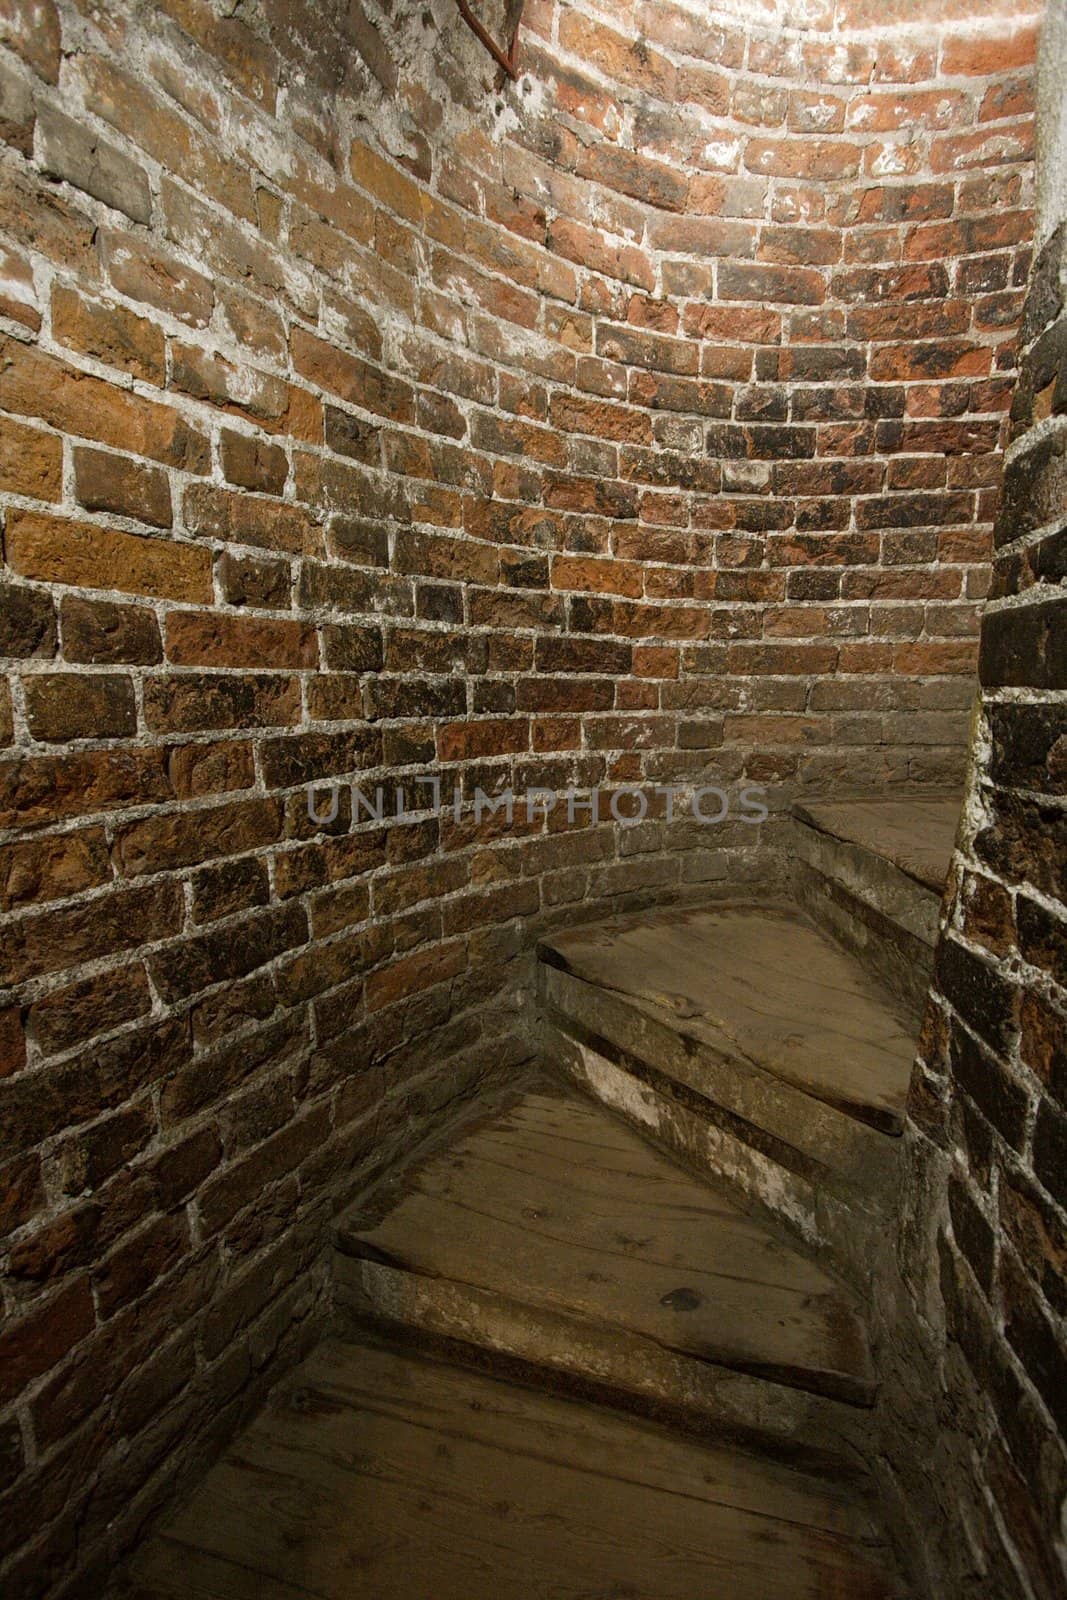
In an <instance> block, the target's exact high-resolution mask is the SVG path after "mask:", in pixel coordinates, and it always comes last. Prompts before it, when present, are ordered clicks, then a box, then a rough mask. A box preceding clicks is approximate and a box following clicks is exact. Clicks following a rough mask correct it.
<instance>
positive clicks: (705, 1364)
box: [335, 1240, 879, 1411]
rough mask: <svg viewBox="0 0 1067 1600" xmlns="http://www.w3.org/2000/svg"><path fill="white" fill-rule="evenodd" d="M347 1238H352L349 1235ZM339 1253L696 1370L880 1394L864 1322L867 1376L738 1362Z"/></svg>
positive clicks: (790, 1386)
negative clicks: (809, 1379) (626, 1344)
mask: <svg viewBox="0 0 1067 1600" xmlns="http://www.w3.org/2000/svg"><path fill="white" fill-rule="evenodd" d="M349 1242H351V1240H350V1241H349ZM339 1254H340V1255H341V1256H342V1258H343V1260H344V1262H345V1264H346V1266H347V1267H348V1270H349V1271H350V1272H351V1271H352V1270H353V1269H354V1268H355V1267H356V1266H357V1265H359V1266H364V1265H366V1266H371V1267H373V1268H376V1269H377V1270H378V1271H379V1272H382V1271H384V1272H388V1273H393V1274H395V1275H396V1276H397V1277H402V1278H404V1279H406V1280H408V1281H409V1282H412V1283H419V1284H428V1283H439V1284H444V1285H446V1286H447V1287H448V1288H449V1289H451V1290H453V1291H456V1292H458V1293H459V1294H461V1295H463V1296H465V1297H467V1299H468V1300H469V1301H472V1302H473V1303H475V1304H478V1303H481V1304H482V1306H483V1308H484V1309H486V1310H488V1309H491V1308H497V1309H499V1310H500V1311H501V1312H502V1313H503V1314H504V1315H506V1316H507V1315H510V1316H516V1315H520V1316H521V1315H523V1314H525V1315H526V1316H527V1317H530V1316H533V1317H536V1318H538V1319H540V1320H541V1322H542V1323H544V1322H545V1321H549V1322H552V1323H555V1324H557V1325H558V1326H560V1327H563V1328H567V1329H571V1330H573V1331H574V1337H575V1338H576V1339H577V1338H580V1337H581V1336H582V1335H585V1336H586V1337H587V1338H597V1337H599V1338H600V1339H601V1340H603V1341H605V1342H606V1343H610V1342H611V1341H612V1339H614V1340H615V1341H616V1342H621V1341H622V1340H626V1341H629V1342H632V1343H633V1344H636V1345H638V1346H643V1347H645V1348H647V1349H651V1350H655V1351H657V1352H659V1353H660V1354H661V1355H663V1356H666V1357H667V1358H668V1359H670V1360H674V1361H678V1362H685V1363H690V1364H691V1365H692V1367H693V1368H694V1370H695V1371H697V1372H701V1373H705V1374H708V1375H727V1376H736V1377H741V1378H747V1379H749V1380H751V1381H754V1382H757V1383H760V1384H769V1385H772V1386H773V1387H774V1388H776V1389H778V1390H784V1391H786V1392H788V1393H791V1394H797V1395H803V1396H807V1397H809V1398H812V1399H815V1400H817V1401H828V1402H833V1403H836V1404H838V1405H842V1406H845V1407H847V1408H848V1409H849V1410H850V1411H864V1410H869V1409H871V1408H872V1407H873V1406H874V1404H875V1402H876V1399H877V1395H878V1389H879V1384H878V1380H877V1378H876V1377H875V1376H874V1375H873V1368H872V1367H871V1363H870V1350H869V1348H868V1346H867V1337H866V1330H865V1329H864V1328H863V1326H862V1324H858V1325H857V1331H858V1332H859V1334H860V1337H861V1339H862V1342H863V1350H864V1355H865V1357H866V1361H867V1365H868V1369H869V1375H866V1376H859V1375H853V1374H847V1373H841V1372H837V1371H835V1370H832V1369H827V1368H815V1367H810V1368H803V1367H795V1368H794V1367H792V1366H789V1367H787V1366H784V1365H782V1364H775V1363H770V1364H764V1363H758V1362H755V1363H753V1362H742V1363H739V1362H737V1361H730V1360H726V1359H724V1358H722V1357H713V1356H710V1355H702V1354H701V1353H699V1352H698V1351H694V1350H689V1349H684V1348H679V1347H677V1346H675V1345H672V1344H666V1343H663V1342H662V1341H660V1340H658V1339H655V1338H653V1337H651V1336H650V1335H648V1334H644V1333H641V1332H639V1331H638V1330H636V1329H632V1328H625V1327H622V1326H621V1325H619V1324H616V1323H612V1322H608V1321H600V1320H599V1319H593V1318H590V1317H585V1316H582V1315H580V1314H578V1313H576V1312H574V1311H572V1310H565V1309H562V1308H559V1307H556V1306H543V1305H538V1304H536V1303H530V1302H526V1301H521V1300H514V1299H512V1297H511V1296H509V1295H505V1294H501V1293H500V1292H499V1291H497V1290H495V1289H486V1288H484V1287H483V1286H482V1285H479V1284H473V1283H466V1282H464V1281H463V1280H462V1279H457V1278H451V1277H445V1276H443V1275H439V1274H433V1273H428V1272H423V1271H421V1270H419V1269H417V1268H411V1267H407V1266H404V1265H403V1264H400V1265H396V1264H393V1263H383V1262H380V1261H375V1260H373V1259H372V1258H371V1257H369V1256H362V1255H359V1254H357V1253H351V1252H348V1251H343V1252H339ZM337 1288H341V1289H342V1292H343V1289H344V1284H343V1280H342V1282H341V1283H339V1284H337V1283H335V1293H336V1291H337ZM359 1289H360V1291H361V1292H363V1293H367V1292H368V1291H366V1289H365V1287H364V1285H363V1284H362V1283H361V1284H360V1285H359ZM376 1309H377V1308H376ZM845 1309H846V1313H847V1314H848V1315H852V1316H854V1315H855V1314H854V1313H853V1312H851V1311H850V1310H848V1308H845ZM379 1314H381V1315H385V1316H386V1317H389V1313H388V1312H379ZM398 1320H401V1321H403V1323H404V1325H405V1326H413V1325H414V1326H418V1323H413V1322H411V1321H410V1320H408V1319H398ZM468 1342H471V1343H475V1344H479V1345H480V1346H481V1347H482V1348H486V1349H490V1350H491V1349H492V1348H493V1347H492V1346H487V1345H484V1344H482V1343H481V1341H478V1340H476V1339H469V1340H468ZM805 1375H808V1376H811V1377H812V1378H822V1379H825V1382H824V1384H823V1386H821V1387H814V1386H812V1385H811V1384H807V1383H803V1382H800V1381H797V1380H798V1379H799V1378H801V1377H802V1376H805Z"/></svg>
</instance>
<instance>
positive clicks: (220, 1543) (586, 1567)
mask: <svg viewBox="0 0 1067 1600" xmlns="http://www.w3.org/2000/svg"><path fill="white" fill-rule="evenodd" d="M114 1592H115V1593H116V1595H121V1596H124V1597H126V1600H179V1597H180V1600H298V1597H303V1600H307V1597H309V1596H310V1597H312V1600H352V1597H353V1596H356V1595H366V1596H373V1597H374V1600H482V1597H484V1600H520V1597H521V1600H527V1597H538V1596H541V1597H545V1600H547V1597H549V1596H551V1597H552V1600H616V1597H618V1596H621V1595H633V1596H637V1595H640V1596H642V1597H643V1600H693V1597H694V1596H695V1595H698V1594H700V1595H714V1596H715V1597H716V1600H756V1597H758V1600H831V1597H834V1596H839V1595H841V1596H843V1595H847V1596H848V1597H849V1600H891V1597H893V1596H896V1595H898V1594H899V1592H900V1591H899V1589H898V1588H897V1586H896V1583H895V1580H894V1578H893V1576H892V1566H891V1561H890V1558H889V1555H888V1551H887V1548H886V1546H885V1544H884V1542H883V1541H882V1540H881V1538H880V1536H879V1534H878V1532H877V1530H876V1529H875V1527H874V1526H873V1525H872V1522H871V1520H870V1517H869V1513H868V1511H867V1509H866V1506H865V1505H864V1503H863V1502H862V1500H861V1499H860V1498H859V1497H858V1496H857V1495H856V1494H855V1493H854V1492H850V1490H849V1489H848V1488H847V1487H846V1486H841V1485H833V1484H828V1483H826V1482H824V1481H822V1480H818V1479H813V1478H810V1477H808V1476H807V1475H805V1474H803V1473H800V1472H797V1471H796V1470H794V1469H789V1468H785V1467H781V1466H778V1465H776V1464H774V1463H771V1462H764V1461H760V1460H756V1459H753V1458H750V1457H747V1456H745V1455H743V1454H741V1453H739V1452H737V1451H731V1450H729V1449H725V1448H712V1447H709V1446H707V1445H703V1444H695V1443H693V1442H691V1441H688V1440H685V1439H680V1438H676V1437H672V1436H671V1435H670V1434H669V1433H668V1432H667V1431H666V1430H665V1429H662V1428H660V1427H658V1426H656V1425H654V1424H651V1423H645V1422H641V1421H635V1420H633V1419H629V1418H621V1417H617V1416H614V1415H612V1414H611V1413H608V1412H604V1411H601V1410H600V1409H598V1408H596V1407H593V1406H588V1405H584V1404H580V1403H575V1402H569V1401H564V1400H560V1399H557V1398H555V1397H553V1396H550V1395H545V1394H540V1393H536V1392H533V1391H530V1390H526V1389H523V1388H519V1387H517V1386H514V1385H509V1384H507V1383H502V1382H500V1381H498V1380H496V1379H493V1378H489V1377H485V1376H483V1375H480V1374H473V1373H470V1372H464V1371H460V1370H457V1369H454V1368H450V1367H447V1366H444V1365H441V1364H439V1363H437V1362H432V1361H427V1360H425V1359H420V1358H414V1357H411V1356H400V1355H396V1354H394V1353H391V1352H387V1351H383V1350H381V1349H379V1348H374V1347H364V1346H361V1345H356V1344H346V1343H341V1342H330V1343H327V1344H324V1345H322V1346H320V1347H319V1348H318V1349H317V1350H316V1351H315V1352H314V1353H313V1355H312V1356H311V1358H310V1359H309V1360H308V1361H307V1362H305V1364H304V1365H303V1367H302V1368H300V1369H298V1370H297V1372H295V1373H294V1374H292V1376H291V1377H290V1378H289V1379H287V1380H286V1382H285V1383H284V1384H283V1385H282V1387H281V1388H280V1389H279V1390H278V1391H277V1392H276V1394H275V1396H274V1398H273V1400H272V1402H271V1404H270V1405H269V1407H268V1408H267V1409H266V1410H265V1411H264V1412H263V1413H262V1414H261V1415H260V1416H259V1417H258V1418H257V1419H256V1420H255V1421H254V1422H253V1423H252V1424H251V1426H250V1427H248V1428H247V1429H246V1430H245V1431H244V1433H243V1434H242V1435H241V1436H240V1437H239V1438H238V1439H237V1440H235V1441H234V1443H233V1444H231V1445H230V1447H229V1448H228V1449H227V1451H226V1452H225V1454H224V1455H223V1457H222V1459H221V1460H220V1461H219V1462H218V1463H217V1465H216V1466H215V1467H214V1468H213V1469H212V1471H211V1472H210V1473H209V1474H208V1476H207V1478H206V1479H205V1481H204V1483H203V1484H202V1485H201V1487H200V1489H199V1490H198V1491H197V1493H196V1494H195V1495H194V1496H193V1497H192V1499H191V1500H189V1501H188V1502H187V1503H186V1504H185V1505H184V1506H183V1507H182V1509H180V1510H179V1511H178V1512H177V1513H176V1514H175V1515H173V1516H172V1517H171V1518H170V1519H169V1520H168V1521H167V1522H166V1523H165V1525H164V1526H163V1528H162V1530H161V1531H160V1532H159V1533H157V1534H156V1535H155V1536H154V1537H152V1538H150V1539H149V1540H148V1541H147V1543H146V1544H145V1545H144V1546H143V1547H142V1549H141V1550H140V1552H139V1553H138V1554H137V1556H136V1557H135V1559H134V1561H133V1563H132V1566H131V1568H130V1569H129V1570H128V1571H127V1572H125V1573H124V1574H121V1575H120V1577H119V1579H118V1581H117V1583H116V1585H115V1591H114Z"/></svg>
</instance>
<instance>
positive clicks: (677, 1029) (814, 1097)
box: [540, 923, 906, 1140]
mask: <svg viewBox="0 0 1067 1600" xmlns="http://www.w3.org/2000/svg"><path fill="white" fill-rule="evenodd" d="M812 926H815V924H814V923H812ZM816 931H817V932H819V933H820V934H821V936H822V937H823V938H825V939H829V935H828V934H826V933H825V932H824V930H822V929H819V928H816ZM849 959H851V960H853V961H856V958H855V957H851V956H850V958H849ZM856 964H857V965H859V963H858V961H857V962H856ZM540 965H541V966H543V967H546V968H548V969H549V970H552V971H557V972H562V973H563V974H564V976H565V977H567V978H569V979H570V980H571V981H572V982H574V983H580V984H582V985H584V987H585V988H586V989H587V990H588V991H589V992H590V993H597V992H599V993H601V994H610V995H611V996H612V997H613V998H614V999H615V1000H616V1001H617V1002H618V1004H619V1005H621V1006H625V1007H627V1008H629V1009H630V1010H632V1011H634V1012H635V1013H637V1014H639V1015H641V1016H643V1017H645V1018H646V1019H647V1020H649V1021H650V1022H652V1023H654V1024H655V1025H657V1026H659V1027H662V1028H665V1029H667V1030H669V1031H670V1032H671V1033H673V1034H674V1036H675V1037H676V1038H678V1039H680V1040H682V1041H683V1046H684V1047H685V1048H686V1049H687V1052H688V1053H689V1054H696V1053H698V1052H706V1053H707V1054H708V1055H709V1056H712V1057H714V1058H715V1059H716V1061H718V1062H719V1063H720V1064H721V1065H722V1066H723V1067H727V1068H729V1067H733V1068H735V1069H737V1070H740V1071H742V1072H743V1073H744V1075H745V1076H746V1077H747V1078H752V1077H754V1076H756V1075H759V1077H761V1078H762V1079H765V1080H766V1081H767V1083H768V1084H775V1085H781V1086H782V1087H784V1089H786V1090H787V1091H788V1092H789V1093H790V1094H795V1095H799V1096H800V1097H801V1098H802V1099H803V1100H806V1101H810V1102H813V1103H814V1104H815V1105H818V1106H821V1107H823V1108H824V1109H825V1110H828V1111H831V1112H833V1113H834V1114H835V1115H837V1116H840V1117H843V1118H845V1119H846V1120H847V1121H848V1122H849V1123H852V1124H854V1125H857V1126H859V1127H861V1128H863V1129H865V1130H866V1131H867V1132H868V1133H874V1134H877V1135H880V1136H881V1137H883V1138H886V1139H892V1140H896V1139H899V1138H900V1137H901V1136H902V1135H903V1133H904V1130H905V1127H906V1113H905V1108H904V1105H903V1103H902V1105H901V1109H900V1110H899V1111H894V1110H891V1109H889V1108H888V1107H884V1106H883V1107H874V1106H871V1105H870V1104H869V1102H860V1101H851V1100H843V1099H841V1098H840V1097H829V1096H827V1095H822V1094H816V1093H814V1092H813V1091H812V1090H811V1089H810V1088H808V1087H806V1086H805V1085H804V1084H801V1083H797V1082H796V1081H795V1080H794V1079H792V1078H788V1077H785V1076H784V1075H783V1074H782V1073H780V1072H777V1071H775V1069H774V1068H773V1067H768V1066H765V1065H763V1064H762V1063H761V1062H760V1061H758V1060H756V1059H755V1058H753V1057H750V1056H748V1055H745V1054H741V1053H737V1054H734V1053H730V1052H728V1051H727V1050H724V1049H720V1048H718V1047H716V1046H715V1045H713V1044H710V1043H709V1042H708V1040H706V1039H702V1038H700V1037H699V1036H698V1035H696V1034H694V1033H690V1032H688V1031H687V1029H686V1028H685V1026H684V1023H683V1022H682V1021H681V1019H676V1018H673V1017H671V1016H670V1014H669V1013H668V1012H667V1011H666V1009H665V1008H658V1009H663V1015H662V1016H659V1015H652V1014H651V1012H650V1010H649V1009H646V1007H648V1006H649V1005H650V1004H651V1003H650V1002H642V1001H641V999H640V998H639V997H638V996H636V995H631V994H629V993H627V992H626V991H625V990H622V989H615V988H612V987H611V986H610V985H609V984H604V983H600V982H598V981H597V980H596V979H595V978H588V977H585V976H584V975H583V974H582V973H580V972H578V971H576V970H575V969H574V968H573V967H572V966H571V965H570V964H569V963H567V962H566V961H564V960H558V961H550V960H542V961H541V962H540ZM556 1009H558V1007H557V1008H556ZM886 1010H887V1011H888V1012H891V1013H893V1014H894V1017H895V1020H897V1021H898V1022H899V1015H897V1013H896V1010H895V1008H894V1007H892V1006H890V1005H889V1003H888V997H887V1002H886ZM620 1048H621V1047H620ZM647 1065H649V1066H651V1065H652V1063H647ZM693 1092H694V1093H699V1091H697V1090H694V1091H693ZM705 1098H706V1099H707V1097H705ZM905 1098H906V1090H905ZM708 1104H717V1102H714V1101H711V1100H710V1099H708ZM722 1109H723V1110H727V1109H728V1108H726V1107H723V1108H722ZM864 1111H865V1112H867V1113H868V1114H867V1115H862V1114H861V1112H864ZM735 1114H736V1113H735Z"/></svg>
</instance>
